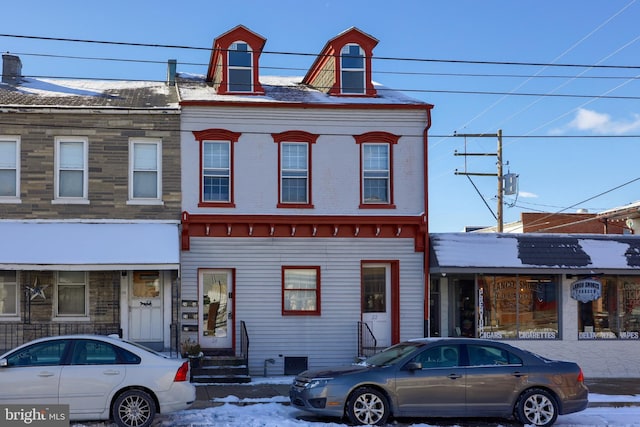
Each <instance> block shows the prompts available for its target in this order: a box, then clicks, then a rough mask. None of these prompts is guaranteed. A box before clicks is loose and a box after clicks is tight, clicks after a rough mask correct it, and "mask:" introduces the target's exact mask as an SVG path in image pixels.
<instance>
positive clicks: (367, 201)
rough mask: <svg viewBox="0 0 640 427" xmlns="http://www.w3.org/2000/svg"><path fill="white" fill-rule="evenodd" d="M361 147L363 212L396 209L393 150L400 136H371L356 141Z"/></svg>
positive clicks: (379, 133) (372, 133) (364, 136)
mask: <svg viewBox="0 0 640 427" xmlns="http://www.w3.org/2000/svg"><path fill="white" fill-rule="evenodd" d="M354 138H355V139H356V144H360V208H363V209H374V208H384V209H389V208H395V205H394V204H393V146H394V145H395V144H397V143H398V139H400V137H399V136H397V135H393V134H390V133H387V132H369V133H365V134H362V135H357V136H355V137H354Z"/></svg>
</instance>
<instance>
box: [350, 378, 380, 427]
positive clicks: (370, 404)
mask: <svg viewBox="0 0 640 427" xmlns="http://www.w3.org/2000/svg"><path fill="white" fill-rule="evenodd" d="M347 415H348V416H349V420H350V421H351V422H352V423H354V424H361V425H376V426H379V425H382V424H384V423H385V422H386V421H387V418H389V403H388V402H387V398H386V397H385V396H384V395H383V394H382V393H380V392H379V391H378V390H375V389H373V388H369V387H362V388H359V389H357V390H356V391H354V392H353V394H352V395H351V397H350V398H349V401H348V403H347Z"/></svg>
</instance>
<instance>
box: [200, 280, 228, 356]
mask: <svg viewBox="0 0 640 427" xmlns="http://www.w3.org/2000/svg"><path fill="white" fill-rule="evenodd" d="M198 289H199V290H200V298H199V300H200V301H199V312H200V316H199V317H200V327H199V328H198V330H199V340H200V346H201V347H202V348H205V349H207V348H231V347H232V346H233V342H232V337H233V319H232V313H231V307H232V305H231V301H232V296H233V283H232V275H231V271H230V270H200V272H199V273H198Z"/></svg>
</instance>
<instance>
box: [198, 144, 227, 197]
mask: <svg viewBox="0 0 640 427" xmlns="http://www.w3.org/2000/svg"><path fill="white" fill-rule="evenodd" d="M202 201H203V202H205V203H206V202H230V201H231V143H230V142H229V141H204V142H203V143H202Z"/></svg>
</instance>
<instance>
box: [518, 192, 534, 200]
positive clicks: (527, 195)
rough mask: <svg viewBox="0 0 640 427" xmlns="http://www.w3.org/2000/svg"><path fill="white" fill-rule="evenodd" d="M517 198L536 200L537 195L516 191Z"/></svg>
mask: <svg viewBox="0 0 640 427" xmlns="http://www.w3.org/2000/svg"><path fill="white" fill-rule="evenodd" d="M518 196H519V197H524V198H527V199H537V198H538V195H537V194H535V193H529V192H528V191H518Z"/></svg>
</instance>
